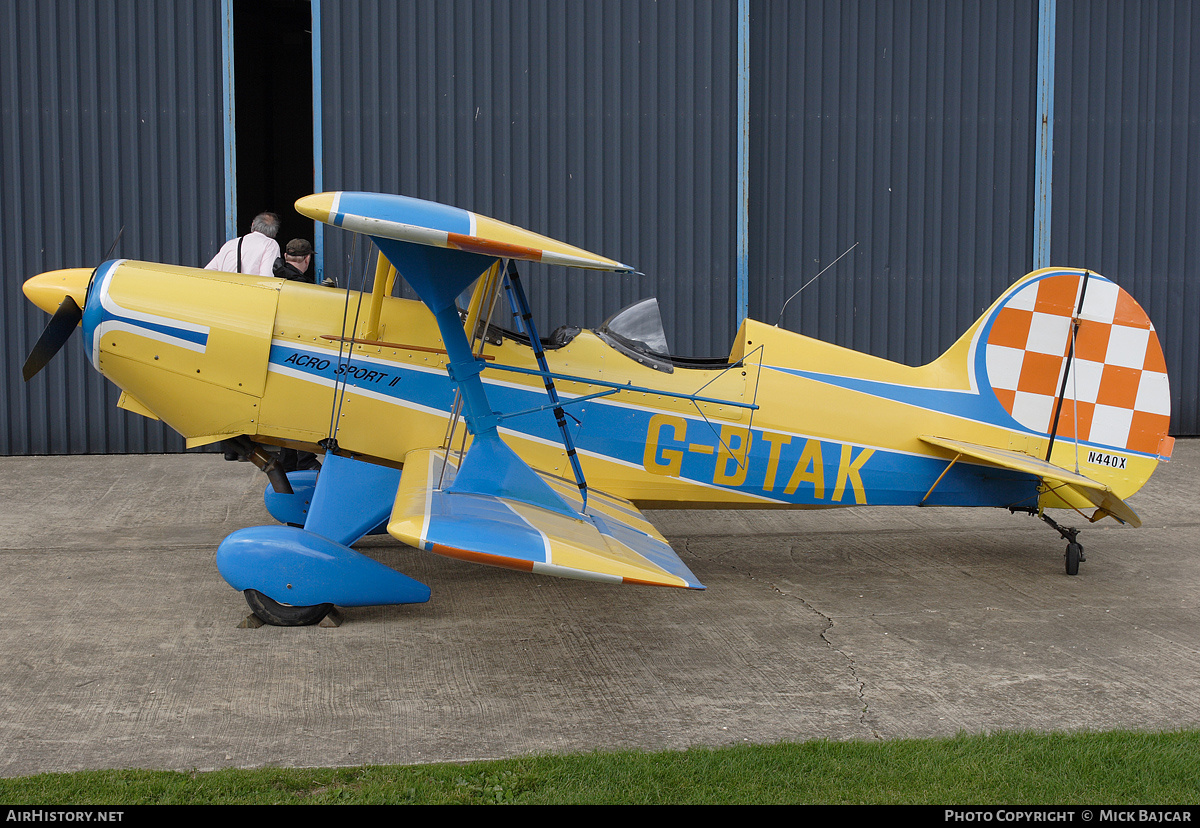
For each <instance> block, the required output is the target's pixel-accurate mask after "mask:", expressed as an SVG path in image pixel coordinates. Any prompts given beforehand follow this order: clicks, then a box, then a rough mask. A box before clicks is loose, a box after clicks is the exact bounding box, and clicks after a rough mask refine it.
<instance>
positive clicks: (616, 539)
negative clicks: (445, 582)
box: [388, 449, 704, 589]
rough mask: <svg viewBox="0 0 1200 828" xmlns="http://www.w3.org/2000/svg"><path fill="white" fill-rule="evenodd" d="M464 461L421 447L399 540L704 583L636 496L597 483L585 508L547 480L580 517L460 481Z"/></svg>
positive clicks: (401, 513)
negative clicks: (469, 486)
mask: <svg viewBox="0 0 1200 828" xmlns="http://www.w3.org/2000/svg"><path fill="white" fill-rule="evenodd" d="M457 471H458V460H457V457H456V456H455V455H454V454H451V455H450V457H449V460H448V461H447V458H446V451H445V450H444V449H419V450H416V451H412V452H410V453H409V454H408V455H407V456H406V457H405V459H404V475H403V477H402V479H401V482H400V488H399V490H398V491H397V493H396V504H395V507H394V508H393V510H392V517H391V520H390V521H389V522H388V532H389V533H390V534H391V535H392V536H394V537H395V538H397V539H399V540H401V541H403V542H405V543H407V544H409V545H410V546H415V547H417V548H419V549H424V550H427V551H430V552H436V553H438V554H439V555H447V556H449V557H452V558H460V559H463V560H469V561H475V562H477V563H486V564H492V565H494V566H502V567H507V568H511V569H522V570H525V571H528V572H537V573H542V574H547V575H558V576H560V577H566V578H581V579H585V580H595V581H606V582H610V583H633V584H653V585H657V586H677V587H689V588H692V589H703V588H704V585H703V584H701V583H700V582H699V581H698V580H697V579H696V576H695V575H693V574H692V572H691V571H690V570H689V569H688V568H687V566H686V565H685V564H684V563H683V561H681V560H680V559H679V556H678V555H676V554H675V551H674V550H673V549H671V546H670V544H668V543H667V541H666V539H664V538H663V536H662V535H661V534H659V532H658V531H657V530H656V529H655V528H654V527H653V526H651V525H650V523H649V522H648V521H647V520H646V519H645V517H643V516H642V513H641V512H639V511H638V509H637V508H636V507H635V506H634V505H633V504H632V503H630V502H629V501H627V500H623V499H621V498H618V497H614V496H612V495H607V494H604V493H602V492H597V491H596V490H594V489H592V490H590V491H589V494H588V502H587V506H586V507H583V504H582V501H581V500H580V498H579V497H578V491H577V490H576V489H575V486H574V485H572V484H571V483H569V482H567V481H564V480H561V479H560V478H556V477H551V476H549V475H542V479H543V480H544V481H545V482H546V483H547V484H549V485H550V486H551V487H552V488H554V490H555V492H556V493H557V494H558V495H559V496H560V497H561V498H562V499H563V500H564V501H566V502H567V503H569V504H570V505H571V506H572V507H573V508H574V510H575V515H574V517H572V516H570V515H568V514H565V513H564V512H562V511H555V510H552V509H548V508H544V507H542V506H537V505H533V504H531V503H529V502H526V501H523V500H518V499H516V498H512V497H505V496H502V495H497V494H493V493H484V492H480V491H469V490H463V489H462V488H461V487H453V483H454V481H455V475H456V473H457Z"/></svg>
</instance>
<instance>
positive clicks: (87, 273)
mask: <svg viewBox="0 0 1200 828" xmlns="http://www.w3.org/2000/svg"><path fill="white" fill-rule="evenodd" d="M91 277H92V269H91V268H87V267H75V268H69V269H67V270H52V271H50V272H48V273H39V274H38V275H37V276H34V277H33V278H32V279H29V280H28V281H26V282H25V284H24V286H23V287H22V290H23V291H24V293H25V297H26V298H27V299H29V301H30V302H32V303H33V304H35V305H37V306H38V307H39V308H41V309H42V310H44V311H46V312H47V313H52V314H54V315H53V316H52V317H51V318H50V322H49V324H47V325H46V328H45V330H43V331H42V335H41V336H40V337H38V341H37V343H36V344H35V345H34V346H33V350H31V351H30V352H29V356H28V358H26V360H25V365H24V366H23V367H22V368H21V374H22V376H24V378H25V381H26V382H29V380H30V379H32V378H33V377H34V375H36V374H37V373H38V371H41V370H42V369H43V368H45V367H46V364H47V363H49V362H50V360H51V359H53V358H54V355H55V354H57V353H58V352H59V351H60V350H62V346H63V345H65V344H66V342H67V340H68V339H70V337H71V332H72V331H74V330H75V328H77V327H78V326H79V322H80V320H82V319H83V305H84V301H85V297H86V295H87V289H88V282H89V281H90V280H91Z"/></svg>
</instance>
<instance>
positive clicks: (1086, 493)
mask: <svg viewBox="0 0 1200 828" xmlns="http://www.w3.org/2000/svg"><path fill="white" fill-rule="evenodd" d="M921 440H923V441H924V442H926V443H929V444H930V445H933V446H938V447H940V448H944V449H949V450H950V451H953V452H956V453H958V454H961V455H966V456H967V457H973V458H975V459H976V460H983V461H985V462H988V463H991V464H993V465H996V466H1001V467H1003V468H1006V469H1013V470H1014V471H1020V472H1026V473H1027V474H1032V475H1035V476H1036V477H1040V478H1041V479H1042V480H1043V481H1045V482H1046V483H1047V485H1049V486H1050V487H1051V488H1054V489H1058V488H1064V489H1066V490H1068V491H1071V492H1074V493H1075V494H1077V495H1079V496H1080V497H1082V498H1084V499H1085V500H1087V501H1088V502H1089V503H1091V504H1092V505H1094V506H1095V507H1096V508H1098V509H1099V510H1100V512H1097V513H1096V514H1095V515H1093V517H1092V520H1099V519H1100V518H1102V517H1105V516H1106V515H1112V516H1113V517H1114V518H1116V519H1117V520H1119V521H1121V522H1122V523H1128V524H1130V525H1131V526H1134V527H1137V526H1141V525H1142V519H1141V518H1139V517H1138V516H1137V512H1135V511H1133V509H1131V508H1130V507H1129V504H1127V503H1126V502H1125V501H1123V500H1121V498H1119V497H1117V496H1116V494H1114V493H1113V491H1112V489H1111V488H1109V487H1108V486H1106V485H1105V484H1103V483H1100V482H1098V481H1095V480H1092V479H1091V478H1090V477H1085V476H1083V475H1082V474H1076V473H1075V472H1073V471H1070V470H1069V469H1064V468H1062V467H1061V466H1056V465H1054V464H1053V463H1048V462H1046V461H1045V460H1039V459H1038V458H1036V457H1031V456H1030V455H1028V454H1024V453H1022V452H1019V451H1013V450H1011V449H1002V448H995V447H992V446H980V445H976V444H975V443H967V442H963V441H962V440H948V439H946V438H943V437H930V436H922V437H921Z"/></svg>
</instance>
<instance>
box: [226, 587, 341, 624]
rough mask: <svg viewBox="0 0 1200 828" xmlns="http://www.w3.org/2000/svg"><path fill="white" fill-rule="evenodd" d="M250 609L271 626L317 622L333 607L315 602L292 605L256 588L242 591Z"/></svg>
mask: <svg viewBox="0 0 1200 828" xmlns="http://www.w3.org/2000/svg"><path fill="white" fill-rule="evenodd" d="M242 594H243V595H245V596H246V603H247V604H249V605H250V609H251V610H253V612H254V614H255V615H257V616H258V617H259V618H260V619H262V621H263V622H264V623H266V624H270V625H271V626H273V627H307V626H311V625H312V624H319V623H321V621H322V620H323V619H324V618H325V616H326V615H328V614H329V611H330V610H332V609H333V604H315V605H313V606H308V607H293V606H291V605H290V604H281V603H279V602H278V601H276V600H274V599H272V598H268V597H267V596H266V595H263V594H262V593H261V592H259V591H258V590H257V589H247V590H246V591H245V592H243V593H242Z"/></svg>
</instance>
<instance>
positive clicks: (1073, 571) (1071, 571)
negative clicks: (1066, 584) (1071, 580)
mask: <svg viewBox="0 0 1200 828" xmlns="http://www.w3.org/2000/svg"><path fill="white" fill-rule="evenodd" d="M1086 560H1087V558H1085V557H1083V544H1081V543H1076V542H1075V541H1072V542H1071V543H1068V544H1067V574H1068V575H1078V574H1079V562H1080V561H1086Z"/></svg>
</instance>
